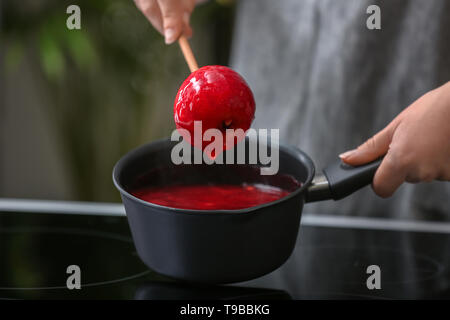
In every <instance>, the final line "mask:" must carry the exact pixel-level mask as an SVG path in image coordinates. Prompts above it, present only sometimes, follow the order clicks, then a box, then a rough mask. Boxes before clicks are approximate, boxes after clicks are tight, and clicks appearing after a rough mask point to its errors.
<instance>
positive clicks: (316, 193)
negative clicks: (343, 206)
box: [306, 158, 383, 202]
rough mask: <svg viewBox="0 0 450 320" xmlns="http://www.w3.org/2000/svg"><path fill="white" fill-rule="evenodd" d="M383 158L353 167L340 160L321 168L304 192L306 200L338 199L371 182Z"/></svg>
mask: <svg viewBox="0 0 450 320" xmlns="http://www.w3.org/2000/svg"><path fill="white" fill-rule="evenodd" d="M382 160H383V159H382V158H379V159H377V160H375V161H373V162H370V163H368V164H365V165H361V166H357V167H353V166H350V165H348V164H345V163H343V162H342V161H341V160H338V161H336V162H335V163H332V164H331V165H329V166H328V167H326V168H325V169H324V170H323V175H318V176H316V177H315V178H314V180H313V182H312V184H311V185H310V186H309V188H308V190H307V192H306V202H314V201H320V200H329V199H333V200H339V199H342V198H345V197H346V196H348V195H350V194H352V193H353V192H355V191H357V190H359V189H361V188H363V187H365V186H367V185H369V184H371V183H372V180H373V177H374V175H375V172H376V171H377V169H378V167H379V166H380V164H381V161H382Z"/></svg>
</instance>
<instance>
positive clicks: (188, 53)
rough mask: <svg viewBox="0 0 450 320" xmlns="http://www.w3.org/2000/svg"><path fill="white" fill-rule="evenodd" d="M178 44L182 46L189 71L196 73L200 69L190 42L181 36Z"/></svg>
mask: <svg viewBox="0 0 450 320" xmlns="http://www.w3.org/2000/svg"><path fill="white" fill-rule="evenodd" d="M178 44H179V45H180V48H181V51H182V52H183V55H184V59H185V60H186V62H187V64H188V66H189V70H191V72H194V71H195V70H197V69H198V64H197V61H196V60H195V57H194V54H193V53H192V49H191V46H190V45H189V41H188V40H187V39H186V37H185V36H183V35H182V36H181V37H180V38H179V39H178Z"/></svg>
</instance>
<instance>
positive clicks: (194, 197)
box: [131, 184, 290, 210]
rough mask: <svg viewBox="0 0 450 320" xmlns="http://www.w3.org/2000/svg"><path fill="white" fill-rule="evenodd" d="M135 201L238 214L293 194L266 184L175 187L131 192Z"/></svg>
mask: <svg viewBox="0 0 450 320" xmlns="http://www.w3.org/2000/svg"><path fill="white" fill-rule="evenodd" d="M131 193H132V194H133V195H134V196H135V197H137V198H139V199H141V200H144V201H147V202H150V203H155V204H159V205H163V206H167V207H172V208H180V209H194V210H236V209H244V208H250V207H254V206H258V205H261V204H263V203H268V202H272V201H275V200H278V199H281V198H283V197H285V196H287V195H288V194H289V193H290V191H286V190H284V189H281V188H279V187H275V186H270V185H265V184H241V185H226V184H225V185H223V184H221V185H172V186H163V187H148V188H143V189H139V190H136V191H132V192H131Z"/></svg>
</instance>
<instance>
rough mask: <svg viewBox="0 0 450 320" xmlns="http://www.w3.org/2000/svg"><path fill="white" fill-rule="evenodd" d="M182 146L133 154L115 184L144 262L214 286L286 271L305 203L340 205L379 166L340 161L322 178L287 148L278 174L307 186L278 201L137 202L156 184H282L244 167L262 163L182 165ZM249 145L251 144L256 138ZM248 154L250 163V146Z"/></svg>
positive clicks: (164, 144)
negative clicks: (227, 205) (204, 205)
mask: <svg viewBox="0 0 450 320" xmlns="http://www.w3.org/2000/svg"><path fill="white" fill-rule="evenodd" d="M176 143H178V142H172V141H170V140H169V139H167V140H160V141H157V142H154V143H150V144H147V145H144V146H142V147H139V148H137V149H135V150H133V151H131V152H129V153H128V154H127V155H125V156H124V157H123V158H122V159H120V160H119V162H118V163H117V164H116V166H115V168H114V172H113V180H114V184H115V185H116V187H117V188H118V189H119V191H120V194H121V197H122V200H123V204H124V206H125V211H126V213H127V217H128V222H129V225H130V229H131V233H132V236H133V240H134V244H135V246H136V250H137V253H138V254H139V256H140V257H141V259H142V260H143V261H144V263H145V264H147V266H149V267H150V268H151V269H153V270H155V271H157V272H159V273H161V274H164V275H166V276H169V277H172V278H176V279H181V280H185V281H189V282H198V283H207V284H218V283H232V282H240V281H245V280H250V279H253V278H257V277H260V276H262V275H264V274H266V273H269V272H271V271H273V270H275V269H276V268H278V267H279V266H281V265H282V264H283V263H284V262H285V261H286V260H287V259H288V258H289V256H290V255H291V253H292V251H293V249H294V246H295V243H296V239H297V234H298V230H299V224H300V216H301V212H302V208H303V204H304V203H305V202H312V201H318V200H325V199H334V200H338V199H341V198H343V197H345V196H347V195H349V194H351V193H352V192H354V191H356V190H358V189H360V188H362V187H364V186H366V185H368V184H370V183H371V181H372V179H373V175H374V173H375V171H376V169H377V167H378V166H379V163H380V160H378V161H375V162H372V163H370V164H368V165H364V166H360V167H350V166H347V165H344V164H343V163H341V162H340V161H337V162H336V163H334V164H332V165H330V166H328V167H327V168H326V169H324V170H323V174H320V175H316V174H315V169H314V164H313V162H312V160H311V159H310V158H309V157H308V155H306V154H305V153H304V152H302V151H300V150H298V149H296V148H294V147H289V146H283V145H280V148H279V151H280V152H279V173H280V174H281V175H289V176H292V177H294V178H295V179H296V180H297V181H299V182H301V183H302V185H301V186H300V187H297V189H296V190H294V191H293V192H291V193H290V194H289V195H288V196H286V197H284V198H282V199H279V200H277V201H274V202H270V203H266V204H263V205H259V206H256V207H251V208H246V209H241V210H187V209H177V208H169V207H165V206H160V205H156V204H151V203H148V202H145V201H143V200H140V199H138V198H136V197H134V196H133V195H132V194H131V193H130V192H129V191H130V189H131V188H133V187H134V186H135V185H136V184H137V183H139V181H141V182H142V183H146V184H152V185H155V186H156V185H166V184H171V183H176V184H180V183H181V184H202V183H224V182H226V183H238V184H239V183H242V182H255V181H256V182H258V183H269V184H275V185H276V184H277V183H278V184H279V183H283V182H282V181H281V182H280V181H277V180H276V177H275V176H262V175H260V174H259V170H250V169H245V168H255V166H253V167H249V166H244V165H226V164H212V165H208V164H195V165H194V164H192V165H175V164H173V163H172V161H171V150H172V147H173V146H174V145H175V144H176ZM242 143H245V144H246V146H248V144H249V139H248V138H247V139H246V140H245V142H242ZM245 150H246V160H247V161H248V159H249V158H248V150H249V148H248V147H246V148H245ZM236 153H237V152H236ZM225 159H226V158H225ZM258 166H261V165H260V164H257V165H256V168H257V167H258ZM255 172H258V174H255ZM271 179H272V180H273V179H274V180H273V181H271ZM230 201H233V199H230Z"/></svg>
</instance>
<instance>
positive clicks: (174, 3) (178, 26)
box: [157, 0, 185, 44]
mask: <svg viewBox="0 0 450 320" xmlns="http://www.w3.org/2000/svg"><path fill="white" fill-rule="evenodd" d="M157 1H158V4H159V8H160V10H161V15H162V19H163V29H164V38H165V41H166V44H171V43H173V42H175V40H177V39H178V38H179V37H180V35H181V34H182V33H183V32H184V25H185V23H184V20H183V19H184V18H183V16H184V8H183V6H181V5H180V1H178V0H157Z"/></svg>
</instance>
